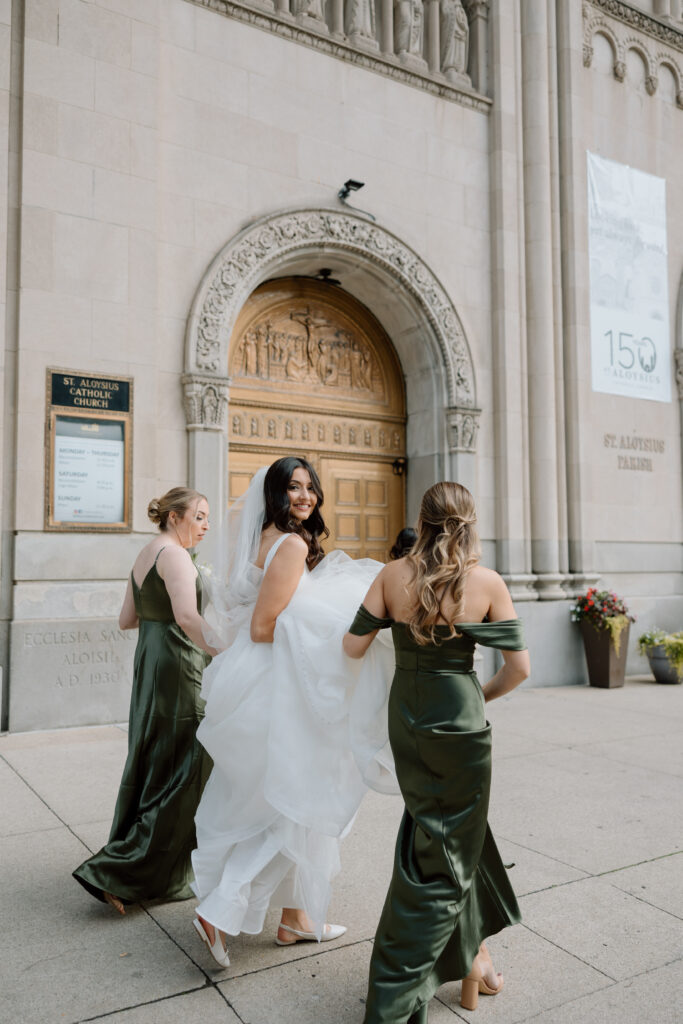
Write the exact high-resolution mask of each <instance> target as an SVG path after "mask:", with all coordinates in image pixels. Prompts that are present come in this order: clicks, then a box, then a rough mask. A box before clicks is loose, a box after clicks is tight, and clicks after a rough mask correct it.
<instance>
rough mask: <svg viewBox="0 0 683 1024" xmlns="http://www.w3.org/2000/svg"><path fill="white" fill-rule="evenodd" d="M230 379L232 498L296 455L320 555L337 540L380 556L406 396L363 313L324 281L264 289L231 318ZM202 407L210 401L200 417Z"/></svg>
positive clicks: (399, 481) (398, 486) (390, 523)
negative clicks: (319, 502)
mask: <svg viewBox="0 0 683 1024" xmlns="http://www.w3.org/2000/svg"><path fill="white" fill-rule="evenodd" d="M229 374H230V415H229V417H228V449H229V450H228V464H229V465H228V478H229V490H230V500H232V499H234V498H235V497H238V495H239V494H240V493H242V492H243V490H244V488H245V487H246V486H247V484H248V481H249V479H250V477H251V475H252V474H253V472H254V471H255V470H256V469H257V468H258V467H259V466H262V465H267V464H268V463H270V462H272V461H274V460H275V459H276V458H278V457H279V456H282V455H285V454H292V453H298V454H301V455H304V456H305V457H306V458H308V459H310V461H311V462H312V463H313V465H314V466H315V467H316V469H317V470H318V472H319V474H320V478H321V481H322V485H323V491H324V493H325V520H326V522H327V525H328V526H329V528H330V530H331V537H330V539H329V540H328V542H327V543H326V545H325V548H326V550H331V549H332V548H333V547H334V546H335V545H336V544H337V543H338V544H339V546H341V547H343V548H344V550H347V551H348V552H349V553H351V554H353V555H354V556H369V557H373V558H386V557H387V555H388V550H389V547H390V546H391V544H392V543H393V538H394V536H395V535H396V533H397V532H398V530H399V529H400V528H401V527H402V526H403V525H404V504H403V503H404V481H403V477H402V476H397V475H396V473H395V472H394V464H395V462H396V460H397V459H405V399H404V385H403V377H402V373H401V367H400V364H399V362H398V359H397V357H396V353H395V352H394V349H393V346H392V344H391V341H390V339H389V338H388V337H387V335H386V333H385V331H384V330H383V328H382V326H381V325H380V324H379V322H378V321H377V320H376V319H375V317H374V316H373V315H372V313H370V311H369V310H368V309H366V308H365V306H363V305H361V303H359V302H358V301H357V300H355V299H354V298H353V297H352V296H351V295H349V294H348V293H347V292H345V291H343V290H342V289H341V288H337V287H335V286H333V285H330V284H327V283H324V282H321V281H316V280H314V279H310V278H301V277H293V278H283V279H280V280H274V281H268V282H266V283H265V284H263V285H261V286H260V287H259V288H257V289H256V291H255V292H254V293H253V294H252V296H251V297H250V299H249V301H248V302H247V303H246V305H245V307H244V308H243V310H242V312H241V313H240V315H239V317H238V319H237V323H236V324H235V328H234V330H233V334H232V338H231V342H230V355H229ZM211 404H212V396H208V397H207V399H206V405H207V415H211V414H212V411H213V410H212V409H211V408H209V406H211ZM373 487H374V488H375V490H376V491H377V493H379V491H380V490H381V494H382V495H383V498H382V501H379V500H378V499H377V500H375V498H374V497H373V495H374V493H375V492H374V491H373V490H372V488H373ZM378 488H379V490H378ZM351 492H353V494H354V495H355V497H354V499H353V501H352V502H350V499H348V494H351ZM345 495H347V497H345ZM366 506H367V513H366Z"/></svg>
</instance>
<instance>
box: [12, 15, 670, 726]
mask: <svg viewBox="0 0 683 1024" xmlns="http://www.w3.org/2000/svg"><path fill="white" fill-rule="evenodd" d="M0 43H1V46H2V53H3V54H4V55H6V58H7V59H5V60H3V61H0V104H1V105H2V110H3V111H4V116H3V118H2V119H1V120H0V124H1V125H2V127H1V128H0V131H1V132H2V135H3V143H4V144H3V146H2V153H3V154H4V156H2V157H0V183H1V188H0V194H1V195H2V196H3V202H2V204H0V227H1V229H2V234H3V236H5V235H6V237H7V239H8V244H7V247H6V248H3V250H2V253H1V254H0V279H1V280H2V288H1V289H0V302H2V304H3V308H2V317H0V325H1V327H0V330H1V331H2V338H3V345H2V351H3V354H4V359H3V362H2V385H3V386H2V389H1V390H0V401H2V410H3V416H2V435H1V436H2V449H1V451H2V455H1V458H2V481H3V487H2V497H1V499H0V500H1V506H0V514H1V519H2V546H1V549H0V557H1V568H2V584H1V588H0V609H1V614H0V621H1V626H0V646H1V649H2V658H1V665H2V727H3V728H10V729H12V730H22V729H33V728H44V727H51V726H62V725H70V724H85V723H89V722H108V721H117V720H121V719H123V718H125V717H126V714H127V703H128V695H129V687H130V671H131V663H132V652H133V650H134V641H135V637H134V636H132V635H129V634H125V633H122V632H120V631H119V630H118V628H117V622H116V619H117V614H118V607H119V604H120V601H121V598H122V595H123V590H124V586H125V576H126V574H127V572H128V570H129V567H130V565H131V563H132V561H133V558H134V556H135V553H136V551H137V549H138V548H139V546H140V545H141V544H142V543H143V541H144V539H145V535H146V534H147V532H148V530H149V523H148V520H147V518H146V514H145V510H146V506H147V502H148V501H149V499H150V498H151V497H153V496H155V495H158V494H160V493H162V492H163V491H164V490H166V489H167V488H168V487H170V486H172V485H174V484H177V483H181V482H186V481H187V482H189V483H191V484H192V485H194V486H197V487H198V488H199V489H201V490H202V491H204V492H205V493H206V494H207V495H208V497H209V500H210V504H211V512H212V521H213V527H214V533H215V532H216V531H217V530H218V529H219V526H220V522H221V518H222V513H223V511H224V510H225V508H226V507H227V504H228V503H229V501H230V500H231V499H232V498H234V497H235V496H236V495H237V494H239V493H241V491H242V490H243V489H244V487H245V486H246V485H247V483H248V480H249V478H250V475H251V474H252V473H253V471H254V470H255V468H257V466H259V465H262V464H264V463H267V462H269V461H271V460H272V459H273V458H275V457H276V456H277V455H279V454H281V453H283V452H285V451H290V450H295V451H300V452H302V453H305V454H306V455H307V456H308V457H310V458H311V459H312V460H313V461H314V463H315V464H316V465H317V467H318V469H319V471H320V473H321V476H322V479H323V483H324V486H325V492H326V510H327V514H328V517H329V520H330V526H331V529H332V539H333V541H334V542H335V543H336V544H338V545H339V546H340V547H344V548H346V549H347V550H349V551H350V552H352V553H353V554H356V555H366V554H369V555H372V556H374V557H378V558H383V557H386V553H387V550H388V547H389V546H390V544H391V542H392V541H393V536H394V534H395V532H396V531H397V529H398V528H399V527H400V526H403V525H404V524H405V523H409V522H411V521H412V520H413V518H414V516H415V513H416V509H417V504H418V501H419V497H420V495H421V493H422V491H423V490H424V489H425V487H427V486H428V485H429V484H431V483H432V482H434V481H435V480H437V479H440V478H443V477H450V478H457V479H459V480H461V481H462V482H463V483H465V484H466V485H467V486H468V487H470V488H471V489H472V490H473V492H474V494H475V497H476V499H477V504H478V508H479V514H480V528H481V535H482V540H483V547H484V561H485V562H486V563H487V564H489V565H492V566H495V567H496V568H497V569H498V570H499V571H500V572H501V573H503V574H504V576H505V577H506V579H507V581H508V583H509V586H510V588H511V591H512V593H513V597H514V599H515V600H516V602H517V603H518V610H519V612H520V614H521V615H522V616H523V617H524V619H525V624H526V629H527V635H528V639H529V644H530V647H531V648H532V652H533V676H532V682H533V683H534V684H535V685H542V684H547V685H557V684H566V683H576V682H581V681H583V680H584V678H585V676H584V671H585V670H584V665H583V654H582V649H581V646H580V639H579V636H578V634H577V633H576V632H575V631H574V629H573V628H572V626H571V624H570V621H569V612H568V609H569V605H570V603H571V598H572V596H573V595H574V594H576V593H577V592H579V591H581V590H584V589H585V587H586V586H588V585H590V584H591V583H592V582H593V581H596V580H598V579H601V580H602V581H603V583H604V584H606V585H608V586H610V587H612V588H614V589H616V590H618V591H619V592H620V593H621V594H623V595H624V596H625V598H626V599H627V601H628V603H629V605H630V606H631V607H632V609H633V610H634V611H635V612H636V613H637V614H638V616H639V622H638V627H637V629H638V630H639V629H640V627H641V626H642V627H643V628H647V626H649V625H652V624H657V625H660V626H662V627H665V628H669V629H673V628H680V627H681V624H683V572H682V570H683V559H682V550H683V548H682V544H681V541H682V539H683V538H682V536H681V533H682V529H683V514H682V513H683V509H682V492H683V488H682V486H681V485H682V476H681V473H682V463H681V402H682V401H683V262H682V255H681V254H682V253H683V191H682V190H681V171H680V168H681V166H682V165H683V141H682V140H683V4H682V3H681V0H639V2H636V0H633V2H626V0H623V2H622V0H584V2H583V3H578V2H574V0H553V2H549V0H505V2H503V0H462V2H461V0H312V2H308V0H301V2H300V0H163V2H162V0H93V2H91V3H73V2H67V0H21V2H20V0H7V2H6V3H4V4H2V5H0ZM591 159H595V161H597V163H595V167H597V168H598V171H597V172H595V173H598V174H602V175H603V177H602V178H596V179H595V180H594V179H593V178H591V177H590V175H591V173H593V172H591V170H590V167H591V164H590V160H591ZM600 161H602V162H600ZM639 174H640V177H638V175H639ZM605 175H606V176H607V178H609V180H607V178H605ZM610 175H611V176H612V177H611V178H610ZM646 175H649V176H651V177H649V178H646V177H645V176H646ZM349 178H353V179H356V180H357V181H360V182H364V183H365V184H364V188H363V189H362V191H360V192H355V193H353V195H352V196H351V197H349V198H347V199H346V200H345V201H341V200H340V199H339V198H338V192H339V190H340V188H341V186H342V184H343V183H344V181H345V180H347V179H349ZM589 181H590V182H591V192H590V195H589V188H588V185H589ZM634 181H636V183H637V182H640V185H642V186H643V188H644V193H643V194H644V195H645V199H644V200H643V208H644V209H645V213H646V214H648V215H649V214H650V213H651V216H652V218H653V223H655V222H656V224H655V227H654V228H653V229H652V231H653V232H654V234H652V233H650V234H646V236H643V237H647V239H648V242H647V244H648V245H651V247H652V251H653V253H654V255H653V256H652V259H653V260H655V258H656V259H658V260H659V263H658V264H657V266H659V267H660V268H661V267H662V266H664V267H665V270H664V276H663V277H662V276H661V274H660V275H659V276H657V273H655V272H654V271H652V272H651V271H650V270H649V269H647V268H648V267H650V266H651V267H654V266H655V263H651V264H645V266H646V270H645V272H640V271H639V272H638V275H637V277H636V278H633V277H632V273H633V266H636V265H638V266H640V264H636V260H637V259H640V258H641V255H642V253H640V251H639V252H638V253H636V252H635V250H634V256H633V260H634V262H633V263H632V264H629V263H628V261H627V262H626V264H619V263H618V261H617V263H615V262H614V259H613V256H612V254H611V251H608V250H609V246H608V247H607V249H600V248H599V247H598V248H596V245H597V243H596V237H597V235H596V231H595V230H594V227H593V225H594V224H595V223H607V221H606V220H603V221H602V222H599V221H598V220H592V219H591V217H593V213H594V206H595V203H596V202H597V199H598V198H601V197H602V196H603V192H602V191H601V189H603V187H604V188H607V187H608V186H609V187H610V188H613V191H614V190H616V193H615V194H617V195H619V194H621V196H622V198H621V200H619V201H620V202H621V204H622V205H621V207H620V206H619V205H618V203H617V207H616V213H614V211H613V210H612V212H610V210H611V209H612V208H610V209H609V210H608V211H607V214H604V211H603V212H602V213H600V216H604V217H608V218H609V216H613V217H615V216H616V217H619V216H620V213H619V211H620V210H621V211H622V212H623V218H622V219H623V220H624V222H625V221H627V220H628V219H629V217H630V218H631V219H632V221H633V223H635V221H636V219H637V218H636V212H635V207H634V205H633V203H631V202H630V201H626V200H625V199H624V198H623V197H624V195H626V193H625V192H623V189H624V188H626V187H627V186H626V184H624V183H628V182H634ZM596 182H597V184H596ZM615 183H617V184H615ZM643 183H645V184H644V185H643ZM648 183H651V188H650V186H649V185H648ZM617 186H618V188H621V189H622V192H621V193H618V188H617ZM639 187H640V186H639ZM648 189H649V191H648ZM608 191H609V189H608ZM598 193H600V196H598ZM610 194H611V193H610ZM655 194H656V195H661V196H665V202H663V203H662V204H660V205H659V206H657V203H656V201H655V198H654V196H655ZM648 196H649V197H650V198H648ZM601 201H602V200H601ZM591 204H593V206H591ZM601 209H602V208H601ZM590 211H593V212H590ZM648 211H649V212H648ZM662 211H665V212H664V213H662ZM589 212H590V216H589ZM611 223H615V222H614V221H612V222H611ZM630 223H631V221H629V224H630ZM596 230H597V229H596ZM629 230H630V228H629ZM634 230H636V229H634ZM648 230H649V229H648ZM609 231H610V229H609V227H608V228H607V229H606V231H605V233H604V237H608V236H609ZM613 233H614V234H617V235H622V234H623V232H622V230H621V227H619V230H617V231H615V232H613ZM655 236H656V237H655ZM601 237H602V236H601ZM624 237H626V235H624ZM639 237H640V236H639ZM608 242H609V238H608ZM641 249H642V246H641ZM655 250H656V252H655ZM667 251H668V255H667ZM610 260H612V263H610ZM630 275H631V276H630ZM620 289H621V291H620ZM619 295H621V296H622V298H621V299H620V298H619ZM620 303H621V304H620ZM603 307H604V308H605V309H606V308H607V307H609V308H610V309H613V310H616V311H617V312H618V313H619V315H622V314H623V316H624V317H631V320H629V321H627V322H626V321H625V326H624V325H623V324H622V325H621V326H618V325H617V326H615V325H613V324H612V322H611V321H610V323H609V324H607V321H605V324H607V326H605V328H604V330H603V331H602V334H600V332H598V330H597V327H596V324H598V322H600V323H601V322H602V321H601V320H600V316H602V315H603V311H604V310H603ZM606 315H607V314H606V313H605V316H606ZM610 315H611V314H610ZM615 315H616V314H615ZM648 317H649V318H650V319H649V320H648V319H647V318H648ZM591 318H593V319H591ZM643 318H645V319H643ZM615 324H616V321H615ZM648 325H649V326H648ZM653 338H654V341H653V340H652V339H653ZM601 339H602V342H601ZM607 339H609V346H610V347H609V349H605V351H604V353H603V356H604V358H603V362H604V360H611V362H610V363H609V366H608V367H607V369H608V370H609V373H607V371H606V370H605V367H604V366H603V367H602V370H601V372H602V373H603V378H605V379H607V378H610V374H611V378H613V382H612V383H608V384H604V383H602V384H600V385H599V386H596V379H598V378H597V377H596V374H597V372H598V370H600V367H599V366H598V365H597V361H599V357H600V351H599V348H598V346H599V344H601V343H603V344H604V345H607V344H608V341H607ZM596 367H597V369H596ZM55 372H58V373H60V374H63V375H64V376H65V378H69V379H70V378H73V379H76V378H78V379H80V380H82V381H84V382H85V383H83V385H82V389H81V390H83V394H82V395H75V394H74V395H70V396H69V397H68V401H69V403H71V405H73V408H74V409H75V410H76V411H75V412H74V413H73V415H72V417H71V419H72V420H73V421H74V422H75V423H76V427H77V428H78V429H79V430H80V431H81V432H82V434H83V436H84V437H85V438H86V441H87V438H88V433H87V432H88V431H94V432H97V430H100V428H101V434H100V436H102V437H104V436H105V432H104V428H103V427H102V423H104V424H105V426H106V425H108V424H110V421H114V420H115V421H116V423H118V422H119V420H117V419H116V416H117V415H118V413H117V412H116V411H115V410H114V411H113V410H112V409H111V407H110V405H109V402H110V398H111V395H112V394H114V385H115V383H116V382H117V381H129V382H130V385H131V392H130V394H131V401H130V405H129V408H127V411H126V412H125V413H123V414H121V415H123V416H124V417H128V418H129V419H127V420H126V421H125V424H124V425H123V426H122V427H121V431H122V433H121V437H123V438H125V441H122V442H121V444H122V445H124V446H125V459H124V455H123V454H121V457H120V458H119V460H118V462H117V461H116V459H115V458H114V456H112V457H111V459H110V463H111V465H112V466H113V465H116V466H117V467H128V469H125V472H126V473H128V470H129V475H128V476H126V481H125V486H126V488H129V490H126V492H125V493H126V495H127V496H128V495H129V496H130V498H131V506H130V507H131V514H130V518H127V513H124V516H123V518H122V520H121V522H120V523H107V522H101V523H100V524H99V526H98V525H97V524H91V525H90V526H89V525H88V523H83V522H81V523H78V522H74V523H70V524H69V523H66V524H65V526H66V527H68V528H62V526H61V525H60V523H59V522H57V523H55V522H54V517H52V519H50V508H49V500H50V494H51V490H50V487H51V481H50V479H49V477H50V473H51V472H52V470H51V466H52V465H53V463H54V459H52V461H51V451H52V449H51V447H50V446H51V445H54V436H53V435H54V430H53V426H54V423H55V416H56V413H55V409H56V408H57V407H56V405H55V403H54V401H52V398H51V396H50V394H49V393H48V389H46V380H49V379H50V377H49V375H50V374H51V373H55ZM654 374H656V375H657V381H658V384H657V390H656V391H655V390H654V385H653V387H652V389H651V392H648V391H647V388H648V387H649V386H650V385H651V384H652V382H653V381H654ZM619 389H621V390H619ZM639 389H640V390H639ZM91 392H92V393H91ZM647 394H650V397H643V395H647ZM107 396H109V397H107ZM76 399H78V400H79V401H80V403H81V404H80V406H78V405H76V404H74V403H76ZM64 401H67V399H66V398H65V399H64ZM98 403H99V404H98ZM62 416H63V419H65V420H68V419H69V417H68V416H67V414H66V412H65V411H64V409H62ZM79 417H80V419H79ZM121 422H122V423H123V421H121ZM76 427H74V428H73V429H76ZM124 427H125V431H124ZM112 429H113V428H112ZM116 429H118V427H117V428H116ZM106 436H107V437H113V438H114V440H109V441H108V442H107V443H109V445H110V449H111V451H115V450H116V444H118V441H117V440H116V437H118V436H119V435H118V434H111V435H109V434H107V435H106ZM86 449H87V444H84V450H86ZM103 450H104V449H103ZM122 451H123V449H122ZM126 460H129V461H126ZM107 465H109V463H107ZM105 468H106V467H105ZM119 471H121V472H123V471H124V469H120V470H119V469H117V472H119ZM78 472H81V473H85V469H82V470H79V471H78ZM102 472H104V470H103V471H102ZM112 472H114V470H112ZM79 511H80V510H77V511H76V512H74V515H75V516H77V515H78V514H79ZM205 543H206V545H207V546H206V549H205V550H203V551H202V554H201V559H202V560H205V561H207V562H210V561H211V541H210V540H209V541H207V542H205ZM631 646H632V649H631V651H630V661H629V668H630V670H631V671H637V670H639V669H641V668H644V663H642V662H641V661H640V660H639V658H638V655H637V651H636V649H635V644H634V643H633V636H632V641H631ZM486 658H487V660H486V663H485V666H484V670H485V671H486V670H488V669H489V668H490V667H492V662H491V661H490V658H489V656H488V655H487V656H486Z"/></svg>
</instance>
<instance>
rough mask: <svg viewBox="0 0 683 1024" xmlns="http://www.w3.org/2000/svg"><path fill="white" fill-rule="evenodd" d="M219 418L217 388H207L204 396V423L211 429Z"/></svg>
mask: <svg viewBox="0 0 683 1024" xmlns="http://www.w3.org/2000/svg"><path fill="white" fill-rule="evenodd" d="M217 416H218V395H217V394H216V389H215V388H211V387H208V388H205V390H204V394H203V395H202V422H203V423H205V424H206V426H208V427H211V426H213V425H214V424H215V423H216V419H217Z"/></svg>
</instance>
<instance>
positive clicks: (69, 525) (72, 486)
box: [45, 369, 133, 530]
mask: <svg viewBox="0 0 683 1024" xmlns="http://www.w3.org/2000/svg"><path fill="white" fill-rule="evenodd" d="M47 394H48V437H49V441H48V445H47V473H46V482H47V487H46V501H45V528H46V529H48V530H129V529H130V526H131V486H130V479H131V458H132V445H131V437H132V426H133V424H132V400H133V385H132V380H131V379H130V378H126V377H105V376H102V375H100V374H97V373H90V374H88V373H76V372H74V371H72V370H54V369H50V370H48V380H47Z"/></svg>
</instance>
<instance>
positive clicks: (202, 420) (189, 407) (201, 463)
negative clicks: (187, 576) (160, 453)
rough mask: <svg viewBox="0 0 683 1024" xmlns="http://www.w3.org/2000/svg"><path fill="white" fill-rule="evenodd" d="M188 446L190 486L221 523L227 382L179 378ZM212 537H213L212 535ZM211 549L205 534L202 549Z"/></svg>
mask: <svg viewBox="0 0 683 1024" xmlns="http://www.w3.org/2000/svg"><path fill="white" fill-rule="evenodd" d="M181 382H182V385H183V399H184V405H185V416H186V417H187V430H188V444H189V453H188V455H189V459H188V462H189V472H188V479H189V485H190V487H194V488H195V489H196V490H198V491H201V493H202V494H205V495H206V498H207V501H208V502H209V509H210V514H211V519H212V520H213V522H214V524H216V525H219V524H220V523H222V521H223V513H224V512H225V507H226V497H227V455H228V453H227V436H228V434H227V421H228V396H229V393H230V380H229V378H228V377H218V376H213V375H208V374H200V373H186V374H183V376H182V377H181ZM214 536H215V535H214ZM212 547H213V542H212V535H211V534H209V536H208V538H207V540H206V542H205V544H204V548H203V550H205V551H208V552H210V551H211V549H212Z"/></svg>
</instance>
